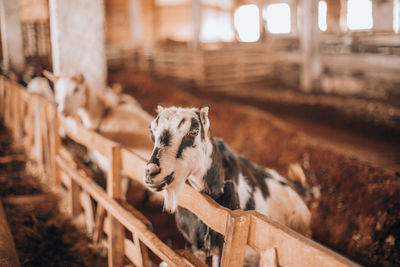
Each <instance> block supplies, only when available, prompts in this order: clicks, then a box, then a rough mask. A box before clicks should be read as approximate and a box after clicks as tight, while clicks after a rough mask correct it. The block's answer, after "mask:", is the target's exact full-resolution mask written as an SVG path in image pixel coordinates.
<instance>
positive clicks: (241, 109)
mask: <svg viewBox="0 0 400 267" xmlns="http://www.w3.org/2000/svg"><path fill="white" fill-rule="evenodd" d="M109 79H110V82H111V83H112V82H118V83H121V84H122V86H123V87H124V89H125V92H127V93H130V94H132V95H133V96H135V97H136V98H137V99H138V100H139V101H140V103H141V104H142V107H143V108H144V109H145V110H147V111H148V112H150V113H151V114H154V110H155V108H156V105H157V104H162V105H165V106H170V105H177V106H196V107H201V106H209V107H210V112H209V116H210V121H211V130H212V133H213V135H215V136H219V137H222V138H223V139H224V140H225V141H227V143H229V144H230V145H231V146H232V147H233V148H234V149H235V150H236V151H237V152H238V153H240V154H242V155H243V156H246V157H247V158H249V159H251V160H253V161H255V162H257V163H258V164H260V165H262V166H266V167H270V168H274V169H276V170H277V171H278V172H279V173H281V174H282V175H286V173H287V168H288V165H289V164H290V163H294V162H299V163H301V165H302V166H303V168H304V170H305V173H306V176H307V179H308V182H309V184H310V188H311V191H312V192H313V199H312V200H311V201H310V203H309V207H310V209H311V212H312V231H313V239H314V240H316V241H318V242H320V243H321V244H323V245H325V246H327V247H329V248H331V249H333V250H335V251H337V252H339V253H341V254H343V255H345V256H347V257H349V258H350V259H352V260H354V261H356V262H358V263H361V264H363V265H365V266H399V265H400V173H399V172H395V171H392V170H388V169H385V168H382V167H381V166H378V165H376V164H373V163H368V162H366V161H363V160H361V159H359V158H358V157H350V156H348V155H347V154H344V153H339V152H338V151H336V150H334V149H331V148H329V146H325V145H324V144H321V143H320V142H315V141H314V140H313V139H312V138H310V137H309V136H307V135H306V134H304V133H302V132H299V131H296V130H295V129H294V128H293V127H291V126H290V125H289V124H287V123H285V122H283V121H282V120H280V119H277V118H276V117H274V116H272V115H271V114H269V113H267V112H263V111H260V110H259V109H256V108H252V107H249V106H244V105H240V104H237V103H232V102H227V101H225V100H223V98H216V97H214V98H210V97H204V96H202V97H199V96H194V95H193V94H189V93H187V92H183V91H182V90H179V88H178V87H177V86H176V85H174V83H170V82H166V81H165V79H163V80H160V79H158V80H157V79H154V78H152V77H150V76H148V75H145V74H143V73H139V72H135V71H133V70H130V71H122V72H115V73H111V74H110V77H109Z"/></svg>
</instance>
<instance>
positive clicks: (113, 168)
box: [107, 146, 125, 267]
mask: <svg viewBox="0 0 400 267" xmlns="http://www.w3.org/2000/svg"><path fill="white" fill-rule="evenodd" d="M108 158H109V162H110V171H109V173H108V175H107V193H108V195H109V196H110V197H112V198H113V199H121V195H122V192H121V168H122V162H121V159H122V153H121V147H120V146H113V147H112V148H111V151H110V154H109V157H108ZM108 216H109V217H110V225H111V227H110V232H109V235H108V266H110V267H114V266H115V267H123V266H124V239H125V231H124V227H123V226H122V224H121V223H120V222H119V221H118V220H117V219H116V218H114V217H113V216H112V215H111V214H109V215H108Z"/></svg>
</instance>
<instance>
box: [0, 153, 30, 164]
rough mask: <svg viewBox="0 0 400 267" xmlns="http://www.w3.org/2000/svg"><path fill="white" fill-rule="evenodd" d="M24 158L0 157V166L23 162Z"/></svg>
mask: <svg viewBox="0 0 400 267" xmlns="http://www.w3.org/2000/svg"><path fill="white" fill-rule="evenodd" d="M25 160H26V156H25V155H24V154H15V155H7V156H2V157H0V164H7V163H10V162H13V161H25Z"/></svg>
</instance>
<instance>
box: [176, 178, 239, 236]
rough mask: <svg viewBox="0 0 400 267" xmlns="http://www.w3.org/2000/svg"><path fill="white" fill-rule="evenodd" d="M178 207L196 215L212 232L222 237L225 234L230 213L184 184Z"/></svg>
mask: <svg viewBox="0 0 400 267" xmlns="http://www.w3.org/2000/svg"><path fill="white" fill-rule="evenodd" d="M179 206H181V207H183V208H186V209H188V210H190V211H191V212H193V213H194V214H196V216H198V217H199V218H200V219H201V220H202V221H203V222H205V223H206V224H207V225H208V226H209V227H211V228H212V229H213V230H214V231H217V232H218V233H220V234H222V235H223V236H225V235H226V234H227V231H228V230H227V226H228V225H229V224H228V220H230V218H231V217H230V213H231V211H230V210H229V209H227V208H224V207H221V206H219V205H218V204H217V202H215V201H214V200H213V199H212V198H211V197H209V196H207V195H204V194H201V193H199V192H197V191H196V190H194V189H193V188H192V187H190V186H189V185H186V184H185V187H184V192H183V194H182V196H181V199H180V201H179Z"/></svg>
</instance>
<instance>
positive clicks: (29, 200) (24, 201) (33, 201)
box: [3, 194, 51, 205]
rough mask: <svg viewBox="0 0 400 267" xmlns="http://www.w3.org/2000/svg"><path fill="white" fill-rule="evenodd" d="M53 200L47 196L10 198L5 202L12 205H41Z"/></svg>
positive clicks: (5, 199) (4, 200)
mask: <svg viewBox="0 0 400 267" xmlns="http://www.w3.org/2000/svg"><path fill="white" fill-rule="evenodd" d="M49 200H51V198H49V196H48V195H47V194H36V195H22V196H8V197H5V198H3V202H4V203H7V204H12V205H40V203H43V202H47V201H49Z"/></svg>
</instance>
